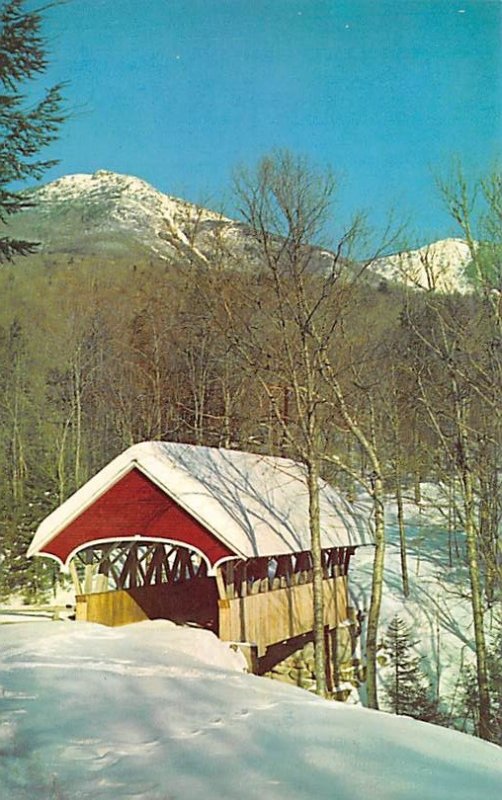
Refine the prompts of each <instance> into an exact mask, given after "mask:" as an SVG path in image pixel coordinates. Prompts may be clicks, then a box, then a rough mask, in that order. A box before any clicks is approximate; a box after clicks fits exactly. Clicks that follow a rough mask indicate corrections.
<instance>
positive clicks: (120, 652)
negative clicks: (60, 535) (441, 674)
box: [0, 620, 502, 800]
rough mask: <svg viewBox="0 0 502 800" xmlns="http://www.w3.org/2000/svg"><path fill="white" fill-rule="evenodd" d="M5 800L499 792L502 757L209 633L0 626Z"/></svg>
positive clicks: (278, 799)
mask: <svg viewBox="0 0 502 800" xmlns="http://www.w3.org/2000/svg"><path fill="white" fill-rule="evenodd" d="M0 641H1V655H0V752H1V758H0V786H1V787H2V789H1V797H2V800H24V799H25V798H26V800H28V799H29V800H32V798H42V799H45V798H47V800H49V799H50V800H52V799H54V800H91V798H92V800H132V798H142V800H175V799H177V800H180V798H181V799H183V800H184V799H185V798H186V800H198V798H200V799H201V800H202V798H204V800H208V799H211V798H219V799H220V800H221V798H223V800H227V799H228V800H230V798H236V797H238V798H243V800H252V799H253V800H254V798H256V800H258V798H260V800H261V799H262V798H270V799H271V800H286V799H287V800H295V798H298V800H300V799H302V800H303V799H304V798H305V799H306V798H309V800H312V799H313V798H315V800H320V799H322V798H326V800H328V798H329V800H334V798H336V800H367V798H368V797H371V798H376V799H377V800H378V799H380V800H451V799H452V798H455V800H473V798H475V797H482V798H483V800H492V799H493V800H495V798H497V800H498V798H499V797H500V787H501V785H502V759H501V751H500V749H499V748H497V747H496V746H495V745H490V744H487V743H484V742H481V741H479V740H476V739H473V738H471V737H469V736H467V735H465V734H461V733H456V732H453V731H450V730H446V729H443V728H438V727H434V726H431V725H427V724H425V723H421V722H416V721H414V720H411V719H408V718H405V717H393V716H391V715H387V714H384V713H380V712H376V711H370V710H366V709H362V708H359V707H354V706H347V705H343V704H340V703H334V702H330V701H325V700H321V699H319V698H317V697H315V696H313V695H310V694H308V693H307V692H304V691H303V690H301V689H295V688H294V687H289V686H286V685H284V684H281V683H278V682H274V681H270V680H268V679H266V678H258V677H255V676H252V675H248V674H246V673H244V672H243V661H242V658H241V656H240V655H239V654H238V653H236V652H235V651H233V650H232V649H231V648H230V647H229V646H228V645H226V644H224V643H222V642H219V641H218V640H217V639H216V637H214V636H213V635H212V634H210V633H208V632H207V631H201V630H197V629H189V628H180V627H176V626H174V625H173V624H172V623H170V622H167V621H160V620H158V621H151V622H144V623H138V624H135V625H130V626H127V627H123V628H105V627H102V626H98V625H92V624H90V623H72V622H48V621H39V622H27V623H23V624H10V625H2V626H1V627H0Z"/></svg>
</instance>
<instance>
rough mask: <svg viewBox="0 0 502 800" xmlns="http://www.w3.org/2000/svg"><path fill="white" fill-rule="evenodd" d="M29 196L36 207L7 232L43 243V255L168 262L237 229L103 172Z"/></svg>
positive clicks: (135, 180) (127, 179) (144, 185)
mask: <svg viewBox="0 0 502 800" xmlns="http://www.w3.org/2000/svg"><path fill="white" fill-rule="evenodd" d="M25 194H26V196H27V198H28V199H29V200H30V201H31V202H32V203H33V207H31V208H29V209H27V210H26V211H24V212H22V213H20V214H18V215H16V216H15V217H13V218H12V221H10V222H9V233H10V234H11V235H13V236H19V237H26V238H28V239H30V240H36V241H38V242H40V243H41V250H42V252H44V253H68V254H78V255H104V256H116V255H127V254H131V255H136V254H143V255H153V256H161V257H168V256H171V255H173V253H174V252H175V250H176V247H178V248H179V247H181V248H192V249H194V245H193V240H194V238H197V240H198V242H199V241H205V240H206V239H207V238H208V237H210V238H214V237H215V235H216V232H217V231H219V230H221V229H222V228H224V229H230V228H233V227H234V223H233V222H232V221H230V220H227V219H226V218H225V217H223V216H222V215H221V214H217V213H216V212H214V211H209V210H208V209H205V208H202V207H200V206H196V205H194V204H192V203H188V202H186V201H184V200H180V199H177V198H174V197H170V196H168V195H166V194H163V193H162V192H159V191H158V190H157V189H154V188H153V186H150V184H148V183H146V182H145V181H143V180H140V179H139V178H134V177H130V176H128V175H118V174H117V173H114V172H107V171H105V170H99V171H98V172H95V173H94V174H93V175H67V176H65V177H63V178H59V179H58V180H56V181H53V182H52V183H49V184H47V185H45V186H42V187H40V188H37V189H34V190H31V191H29V192H26V193H25ZM195 249H196V248H195Z"/></svg>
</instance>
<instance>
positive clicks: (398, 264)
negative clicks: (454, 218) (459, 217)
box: [371, 238, 472, 292]
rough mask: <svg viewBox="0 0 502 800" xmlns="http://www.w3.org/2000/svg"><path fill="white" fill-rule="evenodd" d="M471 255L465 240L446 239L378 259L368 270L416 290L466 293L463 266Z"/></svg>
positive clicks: (469, 259)
mask: <svg viewBox="0 0 502 800" xmlns="http://www.w3.org/2000/svg"><path fill="white" fill-rule="evenodd" d="M471 258H472V254H471V251H470V249H469V245H468V244H467V242H466V241H465V240H464V239H456V238H448V239H440V240H439V241H436V242H432V243H431V244H427V245H425V246H424V247H420V248H418V249H416V250H406V251H402V252H400V253H395V254H393V255H389V256H384V257H383V258H379V259H377V260H376V261H374V262H373V264H372V265H371V269H372V271H373V272H375V273H376V274H378V275H381V276H382V277H383V278H386V279H389V280H394V281H398V282H401V283H402V282H404V283H405V284H407V285H409V286H411V287H414V288H417V289H425V290H431V289H437V290H439V291H443V292H452V291H460V292H466V291H468V290H469V285H468V281H467V279H466V276H465V267H466V266H467V264H468V263H469V262H470V261H471Z"/></svg>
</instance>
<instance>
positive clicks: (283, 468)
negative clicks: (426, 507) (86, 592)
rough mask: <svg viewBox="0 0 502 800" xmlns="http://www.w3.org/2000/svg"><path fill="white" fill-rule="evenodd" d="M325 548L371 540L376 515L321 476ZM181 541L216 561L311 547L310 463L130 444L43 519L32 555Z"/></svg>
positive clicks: (63, 558) (65, 558) (64, 558)
mask: <svg viewBox="0 0 502 800" xmlns="http://www.w3.org/2000/svg"><path fill="white" fill-rule="evenodd" d="M320 492H321V493H320V508H321V539H322V546H323V547H325V548H327V547H347V546H357V545H361V544H370V543H371V542H372V536H371V531H370V527H369V525H368V519H367V515H366V514H365V513H364V512H363V510H362V509H360V508H358V507H357V506H356V505H354V504H351V503H349V502H348V501H347V500H346V499H344V498H343V497H342V496H341V495H340V494H338V493H337V492H336V491H335V490H334V489H333V488H332V487H331V486H330V485H329V484H327V483H326V482H325V481H321V482H320ZM131 539H132V540H134V539H136V540H142V539H148V540H149V541H166V540H167V541H172V542H176V543H178V544H186V545H187V546H189V547H192V548H193V549H195V550H198V551H199V552H200V553H201V555H203V556H204V557H205V558H206V560H207V561H208V563H209V565H210V566H211V567H212V566H214V565H215V564H216V563H218V562H219V561H222V560H225V559H227V558H232V557H238V558H244V559H248V558H253V557H256V556H273V555H281V554H287V553H293V552H299V551H302V550H308V549H309V548H310V532H309V523H308V491H307V483H306V472H305V468H304V466H303V465H301V464H298V463H296V462H294V461H292V460H290V459H285V458H276V457H272V456H263V455H256V454H252V453H245V452H240V451H236V450H223V449H216V448H211V447H198V446H194V445H187V444H176V443H170V442H143V443H141V444H136V445H133V446H132V447H130V448H129V449H128V450H126V451H125V452H123V453H122V454H121V455H119V456H118V457H117V458H115V459H114V460H113V461H111V462H110V463H109V464H108V465H107V466H106V467H104V469H102V470H101V471H100V472H98V473H97V475H95V476H94V477H93V478H91V480H89V481H88V482H87V483H86V484H84V486H82V487H81V488H80V489H79V490H78V491H77V492H75V494H73V495H72V496H71V497H70V498H68V500H66V501H65V502H64V503H63V504H62V505H61V506H59V508H57V509H56V510H55V511H53V512H52V514H50V515H49V516H48V517H46V519H44V520H43V522H42V523H41V524H40V526H39V528H38V530H37V532H36V534H35V536H34V538H33V541H32V543H31V546H30V548H29V551H28V555H35V554H40V555H48V556H51V557H53V558H56V559H57V560H58V561H60V562H62V563H64V564H67V563H68V562H69V560H70V558H71V557H72V555H74V554H75V553H76V552H77V551H78V550H81V549H83V548H84V547H88V546H90V545H92V544H98V543H102V542H111V541H124V540H131Z"/></svg>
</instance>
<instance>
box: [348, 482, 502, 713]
mask: <svg viewBox="0 0 502 800" xmlns="http://www.w3.org/2000/svg"><path fill="white" fill-rule="evenodd" d="M422 495H423V502H422V504H421V506H416V505H415V504H414V503H412V502H411V501H408V502H407V503H406V504H405V519H406V538H407V550H408V552H407V565H408V573H409V585H410V594H409V596H408V598H405V597H404V594H403V590H402V577H401V563H400V549H399V533H398V526H397V519H396V507H395V505H393V504H392V503H389V504H388V507H387V547H386V555H385V578H384V590H383V596H382V606H381V613H380V625H379V631H380V640H381V641H382V642H383V639H384V637H385V633H386V630H387V628H388V626H389V624H390V622H391V621H392V619H393V618H394V617H395V616H396V615H397V616H399V617H400V618H401V619H402V620H403V621H404V622H405V623H406V624H407V625H408V626H409V628H410V630H411V639H412V641H413V642H414V643H415V646H414V650H415V652H416V654H417V655H419V656H421V657H422V659H423V660H422V663H421V667H422V669H423V671H424V672H425V673H426V674H427V675H428V677H429V679H430V682H431V685H432V688H433V690H434V691H435V693H436V694H437V697H438V698H439V700H440V702H441V706H442V709H443V711H444V712H446V714H447V715H451V719H452V720H455V722H456V725H459V724H460V725H461V724H462V719H459V718H458V713H457V712H458V711H459V705H460V703H459V701H460V693H461V682H462V678H463V677H465V669H466V667H467V666H469V665H473V664H474V661H475V649H474V631H473V623H472V607H471V602H470V599H469V576H468V571H467V566H466V564H465V537H464V536H463V534H462V532H461V531H459V530H457V531H456V532H454V533H452V537H451V541H450V542H449V541H448V532H447V530H446V527H447V526H446V524H445V513H444V508H445V505H446V504H445V502H444V500H443V499H442V498H441V494H440V492H439V490H438V488H437V487H433V486H431V485H427V484H425V485H423V486H422ZM450 548H451V550H452V564H451V566H450V564H449V550H450ZM457 551H458V555H457ZM372 563H373V549H372V548H370V547H364V548H360V549H358V550H357V551H356V554H355V556H354V557H353V559H352V561H351V569H350V591H351V596H352V602H353V605H355V606H356V607H357V608H359V609H361V610H365V609H368V607H369V603H370V591H371V570H372ZM501 613H502V609H501V608H500V604H495V605H494V606H493V607H492V609H491V610H489V611H487V613H486V615H485V628H486V634H487V641H488V643H490V641H491V634H492V633H493V634H494V633H495V625H496V619H497V617H498V618H499V619H500V616H501ZM363 628H364V626H363ZM363 633H364V631H363ZM362 639H363V640H364V635H363V637H362ZM380 653H381V658H380V670H379V684H380V687H381V688H383V684H384V683H385V681H386V678H387V677H388V676H390V672H389V670H386V669H385V664H384V660H385V653H384V650H383V648H382V649H381V651H380ZM363 688H364V687H363ZM363 699H364V698H363ZM380 707H383V708H385V693H384V692H383V691H381V692H380Z"/></svg>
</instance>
